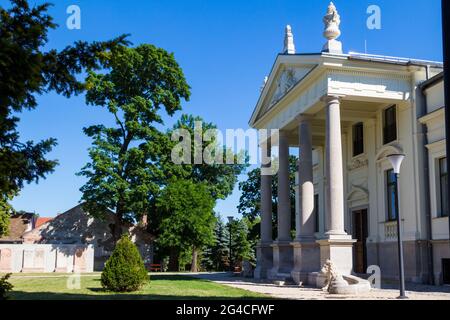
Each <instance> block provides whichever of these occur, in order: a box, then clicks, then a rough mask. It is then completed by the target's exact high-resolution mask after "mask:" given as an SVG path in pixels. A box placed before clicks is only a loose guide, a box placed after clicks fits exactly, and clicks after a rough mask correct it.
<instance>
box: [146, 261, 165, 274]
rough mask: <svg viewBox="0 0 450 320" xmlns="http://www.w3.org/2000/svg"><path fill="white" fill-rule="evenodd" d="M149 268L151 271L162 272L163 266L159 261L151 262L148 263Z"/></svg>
mask: <svg viewBox="0 0 450 320" xmlns="http://www.w3.org/2000/svg"><path fill="white" fill-rule="evenodd" d="M146 267H147V270H148V271H150V272H161V271H162V268H161V265H160V264H157V263H151V264H147V265H146Z"/></svg>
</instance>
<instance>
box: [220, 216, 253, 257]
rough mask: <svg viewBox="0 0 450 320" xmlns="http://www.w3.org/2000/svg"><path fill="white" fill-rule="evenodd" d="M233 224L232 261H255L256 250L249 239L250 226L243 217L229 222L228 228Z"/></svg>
mask: <svg viewBox="0 0 450 320" xmlns="http://www.w3.org/2000/svg"><path fill="white" fill-rule="evenodd" d="M230 225H231V263H232V265H238V264H240V263H241V262H242V261H244V260H249V261H254V260H255V257H254V252H253V249H252V247H251V244H250V242H249V241H248V239H247V236H248V227H247V224H246V221H245V220H243V219H240V220H237V219H235V220H233V221H232V222H231V224H230V222H228V225H227V228H230Z"/></svg>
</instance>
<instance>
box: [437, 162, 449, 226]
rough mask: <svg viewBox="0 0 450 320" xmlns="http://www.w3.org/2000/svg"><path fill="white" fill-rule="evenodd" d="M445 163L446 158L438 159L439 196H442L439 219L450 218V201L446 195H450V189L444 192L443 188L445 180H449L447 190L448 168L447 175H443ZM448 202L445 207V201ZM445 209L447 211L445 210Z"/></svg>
mask: <svg viewBox="0 0 450 320" xmlns="http://www.w3.org/2000/svg"><path fill="white" fill-rule="evenodd" d="M443 161H444V162H445V161H447V158H446V157H443V158H439V159H438V167H439V173H438V174H439V196H440V199H439V200H440V208H439V209H440V210H439V217H441V218H444V217H448V216H449V212H450V208H449V205H450V203H449V201H448V198H447V194H445V193H448V189H447V190H444V188H443V181H442V180H443V179H446V180H447V188H448V168H447V170H446V171H447V172H445V173H443V168H442V167H443V163H442V162H443ZM445 165H446V163H445ZM444 191H447V192H444ZM446 200H447V204H446V205H445V204H444V201H446ZM445 208H446V209H447V210H445Z"/></svg>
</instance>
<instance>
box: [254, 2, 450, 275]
mask: <svg viewBox="0 0 450 320" xmlns="http://www.w3.org/2000/svg"><path fill="white" fill-rule="evenodd" d="M324 23H325V31H324V37H325V38H326V43H325V45H324V47H323V49H322V51H321V52H319V53H311V54H307V53H296V50H295V46H294V39H293V35H292V30H291V28H290V27H289V26H287V28H286V35H285V41H284V46H285V47H284V50H283V53H281V54H279V55H278V56H277V58H276V60H275V63H274V65H273V68H272V71H271V73H270V75H269V76H268V77H267V78H266V80H265V84H264V86H263V88H262V91H261V96H260V98H259V101H258V103H257V105H256V108H255V110H254V112H253V114H252V117H251V119H250V126H251V127H253V128H256V129H278V132H279V134H278V137H277V138H278V139H271V138H270V137H269V139H267V140H266V141H262V143H261V147H262V153H263V156H265V157H270V156H271V155H273V154H272V153H273V150H275V149H277V150H278V153H277V155H276V156H277V163H278V176H277V179H278V199H277V203H278V208H277V219H278V221H277V226H278V230H277V231H278V232H277V234H278V236H277V238H276V239H274V238H273V235H272V214H273V212H272V199H271V194H272V192H271V182H272V179H273V176H272V175H262V176H261V219H262V221H261V241H260V243H259V245H258V249H257V257H258V258H257V268H256V270H255V277H256V278H268V279H280V278H282V279H284V278H292V279H293V280H294V281H295V282H297V283H300V282H303V283H308V282H314V281H315V280H314V277H315V276H317V272H319V271H320V269H321V266H322V265H323V264H324V263H325V261H326V260H331V261H332V262H333V264H334V265H335V267H336V269H337V270H338V271H339V272H340V273H342V274H344V275H350V274H353V275H355V274H356V275H358V274H366V273H367V268H368V267H369V266H378V267H379V268H380V272H381V277H382V278H384V279H396V278H398V258H397V229H396V227H397V224H396V218H397V215H400V217H401V219H402V222H403V223H402V234H403V238H404V256H405V272H406V279H407V281H413V282H421V283H430V282H432V281H434V282H435V283H436V284H442V283H444V282H447V283H448V281H449V259H450V243H449V221H448V215H449V205H448V199H447V198H446V196H445V194H446V190H447V188H448V178H447V168H446V165H445V157H446V154H445V125H444V90H443V76H442V68H443V66H442V64H441V63H438V62H432V61H423V60H414V59H405V58H395V57H384V56H373V55H367V54H356V53H349V54H344V53H343V51H342V44H341V43H340V42H339V41H338V40H337V38H338V37H339V35H340V31H339V25H340V17H339V14H338V12H337V10H336V8H335V6H334V5H333V4H330V6H329V7H328V11H327V14H326V16H325V17H324ZM294 148H297V150H298V151H296V152H297V153H298V156H299V165H298V172H297V178H296V212H295V214H296V224H295V228H294V226H291V206H290V198H289V197H290V196H289V194H290V193H289V188H290V186H289V163H288V157H289V154H290V153H292V152H293V150H294ZM398 153H401V154H405V155H406V157H405V160H404V162H403V164H402V168H401V174H400V180H399V192H398V195H397V188H396V180H395V175H394V174H393V171H392V167H391V165H390V162H389V161H388V159H387V156H388V155H390V154H398ZM269 166H271V163H270V162H265V163H264V165H263V169H266V167H269ZM396 196H398V199H399V203H400V206H399V210H398V212H397V210H396V208H395V205H394V200H395V197H396ZM292 229H295V230H296V235H295V238H293V237H292V236H291V230H292Z"/></svg>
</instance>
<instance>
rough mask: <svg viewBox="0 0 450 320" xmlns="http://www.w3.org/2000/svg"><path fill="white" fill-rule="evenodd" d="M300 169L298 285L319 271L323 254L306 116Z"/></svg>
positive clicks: (300, 131)
mask: <svg viewBox="0 0 450 320" xmlns="http://www.w3.org/2000/svg"><path fill="white" fill-rule="evenodd" d="M297 119H298V123H299V125H298V137H299V166H298V181H299V186H298V187H299V193H298V195H297V196H298V197H299V198H300V205H299V207H300V208H299V209H300V210H299V215H298V216H297V217H296V218H297V223H296V228H297V230H296V235H297V236H296V239H295V241H294V242H293V243H292V245H293V247H294V269H293V270H292V272H291V276H292V279H293V280H294V281H295V282H296V283H297V284H300V283H303V282H306V281H307V279H308V274H309V273H311V272H317V271H319V270H320V251H319V246H318V245H317V243H316V242H315V235H314V233H315V217H314V182H313V161H312V135H311V120H310V118H309V117H308V116H306V115H301V116H299V117H298V118H297Z"/></svg>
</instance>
